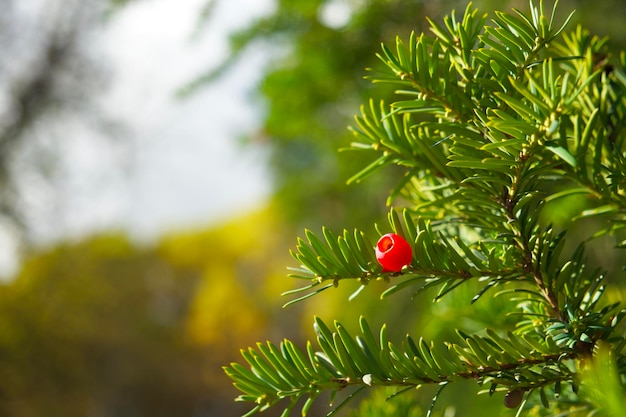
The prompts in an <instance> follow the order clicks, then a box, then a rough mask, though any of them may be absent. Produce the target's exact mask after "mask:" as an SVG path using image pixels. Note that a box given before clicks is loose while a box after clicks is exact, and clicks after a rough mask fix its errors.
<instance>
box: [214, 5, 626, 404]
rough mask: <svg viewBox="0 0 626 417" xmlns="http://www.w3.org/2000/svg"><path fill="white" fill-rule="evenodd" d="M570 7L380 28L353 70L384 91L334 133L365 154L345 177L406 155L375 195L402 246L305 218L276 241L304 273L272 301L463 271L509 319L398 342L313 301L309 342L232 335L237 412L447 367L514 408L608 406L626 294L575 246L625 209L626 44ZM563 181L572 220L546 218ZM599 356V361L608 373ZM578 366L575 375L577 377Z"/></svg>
mask: <svg viewBox="0 0 626 417" xmlns="http://www.w3.org/2000/svg"><path fill="white" fill-rule="evenodd" d="M555 9H556V4H555ZM571 16H572V15H571V14H570V15H569V16H568V17H566V18H565V19H564V21H563V22H560V23H557V22H556V19H555V10H552V11H551V12H550V13H549V14H546V13H544V10H543V5H542V4H540V5H539V6H538V7H536V6H535V5H533V4H531V8H530V13H528V14H524V13H522V12H519V11H513V12H511V13H505V12H496V13H495V15H494V16H493V17H492V18H491V19H489V18H488V16H487V15H480V14H479V12H478V10H477V9H475V8H473V7H472V6H471V5H468V7H467V9H466V10H465V13H464V14H463V16H462V17H461V18H457V16H456V14H455V13H454V12H453V13H452V14H450V15H449V16H446V17H445V18H444V19H443V24H439V23H436V22H435V21H430V25H431V27H430V31H431V32H432V35H426V34H421V35H416V34H412V35H411V36H410V38H409V40H408V43H405V42H404V41H402V40H401V39H400V38H398V39H397V40H396V44H395V48H393V50H392V49H391V48H389V47H387V46H385V45H383V47H382V52H381V53H380V54H379V56H378V57H379V59H380V60H381V61H382V63H383V64H384V65H385V67H386V69H385V70H383V71H377V72H374V73H373V74H372V75H371V76H370V77H369V78H370V79H371V80H372V81H373V82H375V83H378V84H386V85H390V86H392V87H393V88H394V89H395V91H396V93H395V94H396V96H395V99H394V100H393V101H392V102H391V103H389V104H388V103H386V102H384V101H381V102H376V101H375V100H370V101H369V104H368V105H364V106H363V107H362V109H361V115H359V116H357V117H356V126H355V127H354V129H353V131H354V135H355V137H356V142H355V143H353V144H352V146H351V148H350V149H351V150H355V151H359V152H369V153H373V154H374V156H373V162H371V163H370V164H369V165H368V166H366V167H365V168H364V169H363V170H361V171H360V172H358V173H357V174H356V175H354V176H353V177H352V178H351V179H350V181H351V182H359V181H361V180H363V179H364V178H366V177H367V176H369V175H371V174H373V173H376V172H378V171H379V170H380V169H381V168H384V167H386V166H399V167H401V168H402V169H404V172H405V174H404V176H403V178H402V179H401V181H399V183H398V184H397V185H396V186H395V187H393V189H392V190H391V192H390V197H389V202H394V201H397V202H400V204H402V205H404V206H405V208H404V209H403V210H396V209H392V210H391V211H390V214H389V225H388V227H387V226H386V227H384V228H379V229H378V231H379V233H380V234H382V233H384V232H385V231H386V230H388V229H391V231H393V232H395V233H398V234H400V235H402V236H404V237H405V238H406V239H407V240H408V241H409V242H412V244H413V253H414V256H413V261H412V263H411V264H410V265H407V266H406V267H405V268H403V270H402V271H401V272H400V273H387V272H383V271H382V268H381V267H380V266H379V265H378V263H377V262H376V258H375V254H374V250H373V241H372V240H370V239H369V238H368V236H367V233H366V232H363V231H360V230H356V231H354V232H350V231H344V232H343V233H342V234H340V235H335V234H334V233H332V232H331V231H330V230H328V229H326V228H324V229H323V230H322V237H318V236H317V235H316V234H315V233H313V232H311V231H306V233H305V238H304V239H299V240H298V243H297V246H296V249H295V250H294V251H293V252H292V255H293V257H294V258H295V259H296V260H297V261H298V262H299V263H300V264H301V267H299V268H297V269H294V271H293V276H294V277H295V278H297V279H299V280H304V281H305V282H306V283H307V284H306V285H305V286H303V287H301V288H298V289H295V290H293V291H289V292H288V294H296V295H297V297H296V298H295V299H293V300H292V301H290V302H288V303H287V304H291V303H293V302H296V301H300V300H303V299H305V298H308V297H311V296H313V295H316V294H318V293H320V292H322V291H324V290H327V289H330V288H333V287H336V286H338V285H340V283H341V282H342V281H356V282H358V283H359V284H360V287H359V288H358V290H357V291H356V292H355V293H354V294H353V296H352V297H351V298H353V297H356V296H357V295H358V294H359V293H360V292H361V291H362V290H364V289H365V288H366V287H367V286H368V285H369V284H370V283H371V282H374V281H383V282H386V283H388V284H387V288H386V289H385V290H384V291H383V292H382V294H381V296H382V297H383V298H384V297H387V296H388V295H391V294H394V293H396V292H397V291H399V290H402V289H407V288H413V289H414V290H415V291H422V290H425V289H430V288H432V289H433V290H435V291H436V295H435V297H434V298H435V300H440V299H441V298H442V297H444V296H445V295H447V294H449V293H450V292H452V291H455V290H458V289H459V288H460V287H462V286H476V288H477V289H476V291H475V293H474V294H475V295H474V297H473V299H472V302H476V301H478V300H479V299H481V298H483V296H484V295H485V294H487V293H491V294H492V295H494V296H497V297H503V298H506V299H507V300H510V301H511V302H514V303H515V305H514V307H513V308H512V310H511V311H510V314H512V315H514V316H515V317H517V318H518V321H517V323H516V327H515V329H514V330H513V331H507V330H506V329H498V328H493V329H485V330H484V331H482V332H480V333H479V334H466V333H465V332H464V331H462V330H459V331H458V340H457V341H454V340H448V341H447V342H445V343H434V342H432V343H429V342H426V341H424V340H423V339H419V340H417V341H416V340H415V339H413V338H412V337H410V336H407V337H406V338H405V340H404V341H403V342H402V343H401V344H398V343H394V342H392V341H390V340H388V337H387V330H386V327H385V326H383V327H382V328H381V329H380V332H378V333H379V334H378V336H377V337H375V336H374V333H372V331H371V330H370V327H369V325H368V323H367V321H366V320H365V319H361V321H360V326H361V334H359V335H358V336H352V334H350V333H348V332H347V331H346V330H345V328H344V327H343V325H341V324H340V323H338V322H336V323H335V324H334V326H328V325H326V324H325V323H324V321H322V320H320V319H316V321H315V330H316V333H317V344H318V348H313V345H312V344H311V343H309V344H308V345H307V348H306V351H302V350H300V349H298V348H297V347H296V346H295V345H294V344H293V343H292V342H290V341H288V340H285V341H284V342H283V343H282V344H280V345H278V346H277V345H274V344H272V343H268V344H259V345H257V348H256V349H254V348H251V349H249V350H247V351H244V353H243V356H244V359H245V360H246V362H247V367H244V366H242V365H239V364H237V363H232V364H231V365H230V366H229V367H226V368H225V369H226V373H227V375H228V376H229V377H231V379H233V381H234V383H235V386H236V387H237V388H238V389H239V390H240V391H242V395H240V396H239V397H238V400H239V401H250V402H252V403H255V404H256V405H255V406H253V408H252V410H251V412H250V413H249V415H250V414H254V413H255V412H257V411H262V410H265V409H267V408H270V407H272V406H274V405H276V404H277V403H279V402H281V400H285V401H286V403H287V405H286V408H285V412H284V413H283V414H284V415H287V414H289V412H290V410H291V409H293V408H294V407H296V406H301V407H302V415H306V414H307V411H308V409H309V407H310V406H311V404H312V402H313V400H314V399H315V398H317V397H318V396H319V395H320V394H321V393H322V392H327V391H329V392H331V393H333V394H332V395H331V397H332V398H334V396H335V394H336V393H338V392H340V391H343V390H346V389H350V388H354V390H355V393H356V392H361V391H363V390H366V389H368V388H369V387H373V386H395V387H397V388H398V389H399V390H400V391H402V390H403V389H406V388H413V387H420V386H425V385H437V386H440V387H441V389H440V390H438V391H437V393H436V394H435V398H434V400H433V405H431V410H432V407H433V406H434V403H435V400H436V399H437V398H438V396H439V394H440V392H441V390H442V389H443V388H444V387H447V386H449V385H453V384H455V383H458V382H459V381H462V380H474V381H476V382H477V384H478V385H479V386H482V387H483V388H484V390H485V392H486V393H488V394H490V395H493V394H494V393H495V392H496V391H500V390H503V391H506V392H507V393H508V394H507V396H506V397H505V400H504V403H505V405H506V406H507V407H509V408H516V409H518V415H519V414H521V413H522V412H523V411H524V410H527V411H528V412H529V413H531V414H533V415H544V414H549V413H554V414H555V415H557V414H558V415H586V414H594V413H596V412H599V411H603V409H605V410H604V411H606V412H607V413H608V414H611V413H613V414H614V413H616V412H617V413H619V412H623V411H624V410H623V409H622V408H621V407H622V403H623V386H622V384H623V375H624V373H626V368H624V367H623V364H624V363H625V358H626V356H624V354H623V353H622V348H623V346H624V344H625V343H626V339H625V338H624V337H623V335H622V333H621V330H620V329H619V327H618V326H619V324H620V322H621V320H622V319H623V317H624V316H625V315H626V310H622V309H621V307H620V304H619V303H618V302H609V301H607V299H606V298H607V297H605V292H606V291H607V285H606V275H607V273H606V272H605V271H604V270H603V269H604V268H603V267H602V265H601V266H599V267H598V266H595V265H592V264H590V262H589V260H588V257H587V255H586V254H585V247H586V246H587V245H588V244H589V243H590V242H592V241H593V239H594V238H598V237H600V236H607V235H610V236H616V237H617V238H618V240H619V236H620V234H621V231H622V229H623V228H624V226H625V225H626V217H625V214H624V213H626V210H625V209H626V198H625V190H624V185H625V180H624V178H626V163H625V160H624V146H625V144H624V139H625V138H626V135H625V131H624V126H625V122H624V120H625V119H624V112H625V110H626V106H625V104H626V102H625V98H624V93H625V92H626V74H625V72H624V67H625V64H626V60H625V58H624V55H621V56H620V57H619V59H618V60H615V59H613V57H611V56H610V55H609V51H608V49H607V40H606V39H601V38H598V37H594V36H591V35H590V34H589V33H588V32H587V31H585V30H584V29H582V28H580V27H577V28H575V29H574V30H573V31H571V32H567V31H566V30H565V29H566V26H567V24H568V22H569V21H570V19H571ZM572 196H576V197H579V198H581V199H583V200H584V202H583V203H582V204H579V205H576V206H574V207H569V209H570V210H571V212H572V214H573V217H574V219H575V220H576V221H575V222H574V223H572V224H569V225H568V230H559V229H557V228H556V227H555V226H553V225H552V221H551V218H550V216H549V215H548V214H547V213H549V212H548V211H544V208H545V207H546V206H549V205H555V204H559V203H560V201H561V200H562V199H563V200H564V199H566V198H570V197H572ZM584 222H591V223H589V224H591V225H592V227H593V230H592V231H591V232H587V230H588V229H587V228H584V227H582V226H581V224H583V223H584ZM572 230H575V231H576V233H577V234H578V235H583V237H582V238H581V242H580V243H577V244H576V243H574V244H572V243H570V242H569V240H568V239H567V235H572ZM623 246H624V243H623V242H621V243H619V242H618V243H617V244H616V247H617V249H616V250H620V248H622V247H623ZM496 291H497V292H496ZM485 302H489V301H485ZM600 348H601V349H600ZM598 352H601V353H598ZM602 352H603V353H602ZM607 352H608V353H607ZM603 355H604V356H603ZM607 356H608V357H609V358H611V360H610V361H609V360H606V359H602V358H605V357H607ZM590 361H591V363H592V364H593V365H592V366H591V369H592V370H591V371H586V370H585V369H586V368H585V365H584V364H585V363H589V362H590ZM607 363H608V365H607ZM594 372H595V373H594ZM603 372H612V374H611V375H614V377H611V378H610V379H609V380H608V382H606V381H605V382H603V383H604V384H608V385H607V387H608V388H606V389H604V385H601V384H602V383H600V382H599V378H598V375H599V374H601V373H603ZM594 375H595V377H594ZM589 381H591V382H589ZM593 381H598V382H596V383H595V384H596V385H594V382H593ZM586 384H590V385H588V386H590V387H591V388H590V391H584V392H589V393H588V394H587V393H586V394H581V395H578V393H579V387H580V386H581V385H582V386H587V385H586ZM598 384H600V385H598ZM565 386H569V387H570V388H571V389H567V390H566V389H565ZM593 387H596V388H593ZM594 389H595V390H594ZM602 395H606V396H607V398H609V400H606V401H604V400H602V399H600V400H598V398H603V397H602ZM620 396H621V397H620ZM351 398H353V394H351V395H349V396H348V397H347V398H346V400H349V399H351ZM301 399H302V400H303V401H304V402H303V403H300V402H299V400H301ZM343 404H344V402H342V403H340V404H339V405H337V406H336V409H335V410H337V409H340V408H341V407H342V406H343ZM535 404H537V405H540V407H537V406H535ZM551 404H553V405H552V406H551ZM542 407H543V408H542ZM616 410H621V411H616ZM334 412H335V411H333V412H331V413H330V414H329V415H332V414H334ZM577 413H578V414H577ZM580 413H583V414H580ZM428 414H430V411H429V412H428Z"/></svg>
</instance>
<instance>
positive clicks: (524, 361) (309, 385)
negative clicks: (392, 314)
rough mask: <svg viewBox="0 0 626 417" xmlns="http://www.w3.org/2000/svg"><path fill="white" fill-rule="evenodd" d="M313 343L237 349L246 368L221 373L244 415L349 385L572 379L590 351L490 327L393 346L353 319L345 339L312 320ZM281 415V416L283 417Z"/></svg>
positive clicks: (340, 331) (341, 331) (340, 330)
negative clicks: (453, 340)
mask: <svg viewBox="0 0 626 417" xmlns="http://www.w3.org/2000/svg"><path fill="white" fill-rule="evenodd" d="M314 327H315V330H316V333H317V335H318V336H317V344H318V346H319V348H320V349H321V350H320V351H314V350H313V348H312V345H311V343H308V344H307V349H306V352H303V351H301V350H299V349H298V348H297V347H296V346H295V345H294V344H293V343H292V342H291V341H289V340H284V341H283V342H282V343H281V344H280V345H279V346H276V345H274V344H272V343H271V342H267V343H265V344H261V343H260V344H258V345H257V349H249V350H247V351H242V354H243V356H244V359H245V361H246V362H247V366H248V367H244V366H242V365H239V364H237V363H232V364H231V365H230V366H228V367H225V368H224V369H225V372H226V374H227V375H228V376H229V377H230V378H231V379H232V380H233V382H234V384H235V386H236V387H237V388H238V389H240V390H241V391H242V395H240V396H239V397H238V399H237V400H238V401H244V402H252V403H256V404H257V406H256V407H255V408H253V409H252V410H251V414H252V413H254V412H256V411H261V410H263V409H265V408H267V407H270V406H273V405H275V404H277V403H278V402H280V401H281V400H287V401H288V404H287V408H286V409H287V413H288V411H290V409H291V408H292V407H293V406H294V405H295V404H296V402H297V401H298V400H299V399H300V398H308V400H307V401H306V402H305V408H303V409H302V415H306V412H307V410H308V407H310V403H311V402H312V401H313V400H314V399H315V398H316V397H317V396H318V395H319V394H320V393H322V392H324V391H330V392H337V391H340V390H343V389H345V388H347V387H349V386H355V387H361V388H363V387H372V386H396V387H407V386H415V387H417V386H420V385H425V384H431V385H437V384H439V385H441V384H446V383H451V382H456V381H459V380H463V379H468V380H475V381H476V382H477V383H478V384H479V385H485V384H491V387H492V388H491V389H492V390H495V387H496V386H498V385H500V386H503V387H506V389H507V390H509V391H510V390H523V391H527V390H533V389H537V388H541V387H545V386H553V385H554V384H555V383H557V382H558V383H563V382H570V383H574V382H575V381H576V378H577V374H576V373H575V371H573V370H572V369H573V367H571V365H568V364H569V363H571V361H572V360H573V359H580V358H583V357H586V356H588V355H589V354H590V352H588V351H583V352H579V351H577V350H575V349H572V350H567V351H564V350H563V349H562V348H561V347H559V346H557V344H556V343H554V342H552V341H551V339H550V338H547V339H539V338H535V337H534V336H530V335H523V336H521V337H520V336H516V335H515V334H513V333H508V334H507V335H506V336H505V337H503V336H500V335H498V334H497V333H496V332H494V331H493V330H487V335H486V336H476V335H475V336H469V335H465V334H463V333H462V332H460V333H459V335H460V336H461V339H462V341H461V342H460V343H458V344H447V345H441V346H439V345H435V344H433V343H430V344H429V343H426V342H425V341H424V340H423V339H420V340H419V341H418V342H416V341H415V340H413V339H412V338H411V337H410V336H407V337H406V339H405V341H404V342H403V343H402V344H401V345H396V344H394V343H392V342H389V341H388V340H387V337H386V331H385V327H384V326H383V327H382V328H381V330H380V335H379V338H378V339H379V341H378V342H377V341H376V338H375V337H374V335H373V333H372V332H371V329H370V327H369V324H368V323H367V321H366V320H365V319H364V318H363V317H361V319H360V327H361V334H360V335H358V336H356V337H353V336H352V335H351V334H350V333H349V332H348V331H347V330H346V329H345V328H344V327H343V326H342V325H341V324H340V323H337V322H335V324H334V326H333V328H332V329H331V328H329V327H328V326H327V325H326V324H325V323H324V322H323V321H322V320H321V319H319V318H316V319H315V326H314ZM284 415H286V414H284Z"/></svg>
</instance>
